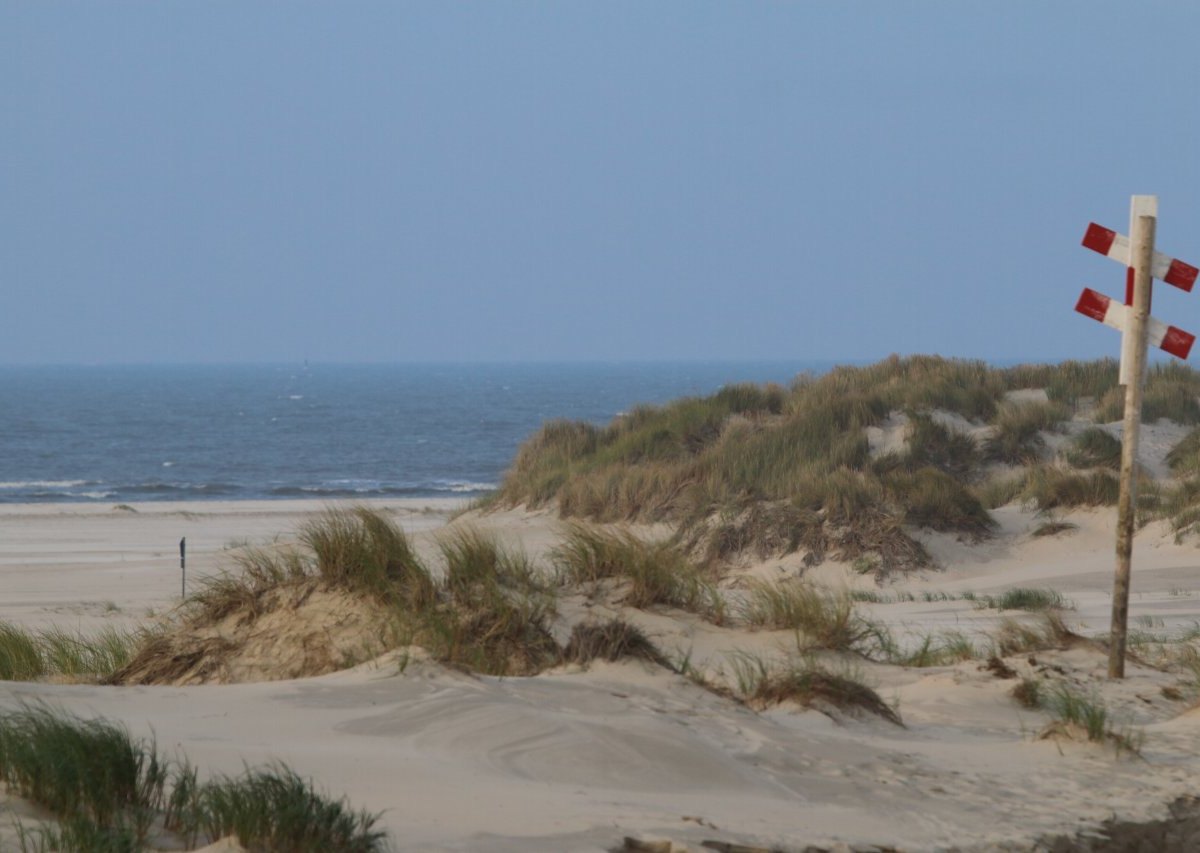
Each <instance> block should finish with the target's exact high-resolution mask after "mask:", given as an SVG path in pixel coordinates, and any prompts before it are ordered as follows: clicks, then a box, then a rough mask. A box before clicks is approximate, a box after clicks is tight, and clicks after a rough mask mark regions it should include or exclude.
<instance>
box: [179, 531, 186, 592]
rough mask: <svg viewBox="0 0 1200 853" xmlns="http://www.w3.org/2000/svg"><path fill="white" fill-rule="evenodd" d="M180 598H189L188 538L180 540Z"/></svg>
mask: <svg viewBox="0 0 1200 853" xmlns="http://www.w3.org/2000/svg"><path fill="white" fill-rule="evenodd" d="M179 597H180V598H187V537H186V536H185V537H183V538H182V539H180V540H179Z"/></svg>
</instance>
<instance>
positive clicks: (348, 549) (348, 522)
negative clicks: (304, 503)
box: [300, 507, 433, 605]
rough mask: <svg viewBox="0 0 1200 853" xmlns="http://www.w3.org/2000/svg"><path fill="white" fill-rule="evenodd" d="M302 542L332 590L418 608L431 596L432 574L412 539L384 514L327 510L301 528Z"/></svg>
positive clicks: (366, 511)
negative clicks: (413, 545)
mask: <svg viewBox="0 0 1200 853" xmlns="http://www.w3.org/2000/svg"><path fill="white" fill-rule="evenodd" d="M300 541H301V543H303V544H304V545H305V546H307V547H308V548H309V549H310V550H311V551H312V554H313V556H314V558H315V562H316V573H317V575H318V576H319V577H320V578H321V580H323V581H324V582H325V583H327V584H329V585H330V586H333V587H341V588H347V589H351V590H355V591H358V592H361V593H365V594H367V595H371V596H374V597H376V598H379V599H380V600H382V601H385V602H392V601H394V600H396V599H397V597H398V598H399V599H401V600H403V601H405V602H410V603H413V604H415V605H420V604H421V603H424V602H427V601H429V600H430V599H431V597H432V595H433V583H432V581H431V580H430V578H429V572H428V570H427V569H426V568H425V566H424V564H423V563H422V562H421V560H420V559H419V558H418V557H417V554H416V551H414V550H413V547H412V544H411V543H410V542H409V540H408V537H407V536H406V535H405V534H404V531H403V530H401V529H400V528H399V526H397V525H396V523H395V522H393V521H392V520H391V519H389V518H388V517H387V516H385V515H384V514H382V513H381V512H378V511H376V510H372V509H368V508H366V507H356V508H353V509H349V510H340V509H331V510H328V511H327V512H325V513H324V514H323V515H322V516H320V517H319V518H317V519H315V520H313V521H311V522H309V523H308V524H307V525H305V526H304V527H303V528H302V530H301V531H300Z"/></svg>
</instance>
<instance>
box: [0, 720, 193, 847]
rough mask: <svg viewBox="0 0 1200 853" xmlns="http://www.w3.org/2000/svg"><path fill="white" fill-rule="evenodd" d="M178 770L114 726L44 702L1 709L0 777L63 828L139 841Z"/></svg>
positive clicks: (158, 811)
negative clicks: (55, 817) (54, 816)
mask: <svg viewBox="0 0 1200 853" xmlns="http://www.w3.org/2000/svg"><path fill="white" fill-rule="evenodd" d="M179 772H184V773H186V772H187V770H186V768H183V769H182V771H180V770H177V769H174V768H173V766H172V763H171V762H169V761H166V760H165V759H163V758H162V757H161V756H160V755H159V754H158V751H157V749H156V748H155V746H154V744H153V743H152V742H150V743H147V742H145V741H142V740H138V739H135V738H133V737H131V736H130V734H129V732H128V731H127V730H126V729H125V728H124V727H122V726H119V725H117V724H114V723H110V722H107V721H104V720H84V719H81V718H79V717H74V716H71V715H68V714H66V713H65V712H59V711H53V710H51V709H50V708H48V707H45V706H27V707H23V708H21V709H19V710H16V711H6V712H3V713H0V781H3V782H4V784H5V785H6V786H7V787H8V789H9V790H10V791H12V792H14V793H16V794H17V795H19V796H21V797H24V798H26V799H28V800H30V801H31V802H34V803H37V804H38V805H40V806H44V807H45V808H47V809H49V810H51V811H53V812H55V813H56V814H58V815H60V816H62V817H64V818H66V819H67V820H68V825H67V829H66V832H68V833H74V834H77V835H86V834H89V833H90V834H93V835H99V836H101V837H110V838H114V839H131V840H134V841H136V842H138V843H139V844H140V843H141V842H144V840H145V839H146V837H147V835H148V833H149V832H150V829H151V827H152V826H153V824H154V822H155V821H156V820H157V819H159V818H160V816H162V815H163V814H164V813H165V811H166V808H167V805H168V802H169V800H168V792H169V790H170V787H171V783H172V779H173V778H178V773H179ZM171 817H172V816H171V815H168V822H170V818H171ZM176 817H177V816H176ZM93 830H94V831H93Z"/></svg>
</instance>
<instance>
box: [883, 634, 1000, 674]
mask: <svg viewBox="0 0 1200 853" xmlns="http://www.w3.org/2000/svg"><path fill="white" fill-rule="evenodd" d="M980 656H981V650H980V649H979V648H977V647H976V645H975V643H974V642H973V641H972V640H971V638H970V637H968V636H967V635H966V634H963V633H961V632H959V631H948V632H946V633H943V634H925V635H924V636H923V637H921V642H920V643H919V644H918V645H917V646H915V647H914V648H911V649H907V650H905V651H901V650H900V649H899V648H894V650H893V651H892V653H891V654H890V655H889V662H890V663H894V664H898V665H899V666H912V667H930V666H946V665H948V664H955V663H959V662H961V661H965V660H974V659H976V658H978V657H980Z"/></svg>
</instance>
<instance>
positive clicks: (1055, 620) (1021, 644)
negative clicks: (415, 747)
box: [991, 609, 1087, 657]
mask: <svg viewBox="0 0 1200 853" xmlns="http://www.w3.org/2000/svg"><path fill="white" fill-rule="evenodd" d="M1080 642H1087V640H1086V639H1085V638H1084V637H1082V636H1080V635H1079V634H1077V633H1075V632H1074V631H1072V630H1071V629H1070V628H1069V627H1067V623H1066V622H1065V621H1063V617H1062V612H1061V611H1060V610H1054V609H1051V610H1042V611H1040V612H1038V613H1037V616H1036V617H1035V618H1034V619H1033V620H1032V621H1030V620H1028V619H1026V620H1021V619H1014V618H1006V619H1005V620H1004V621H1003V622H1001V623H1000V626H999V628H998V629H997V630H996V631H995V633H993V634H992V637H991V643H992V647H993V653H994V654H996V655H998V656H1000V657H1006V656H1008V655H1014V654H1020V653H1023V652H1033V651H1043V650H1046V649H1065V648H1070V647H1071V646H1073V645H1076V644H1077V643H1080Z"/></svg>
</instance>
